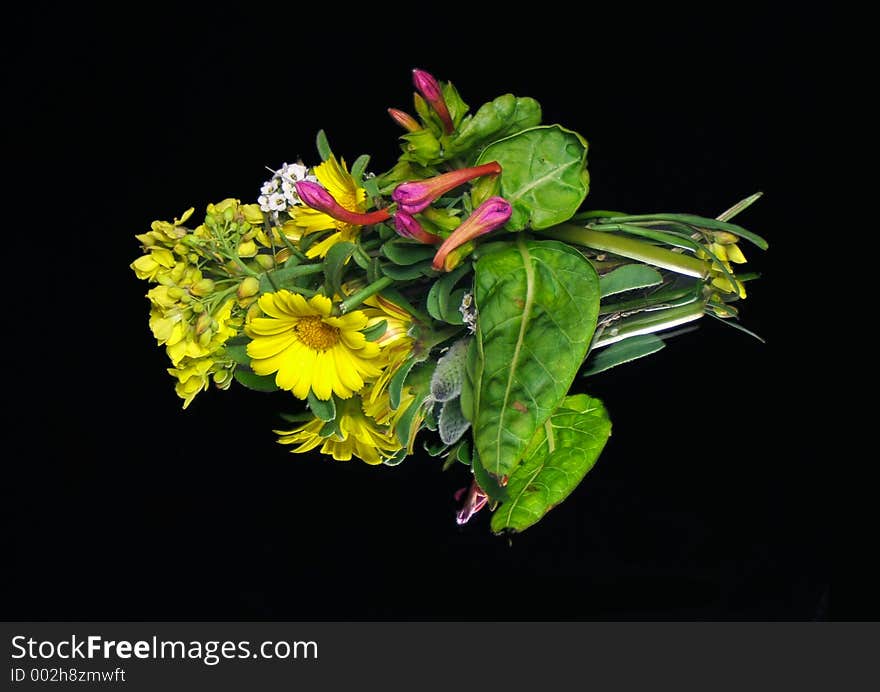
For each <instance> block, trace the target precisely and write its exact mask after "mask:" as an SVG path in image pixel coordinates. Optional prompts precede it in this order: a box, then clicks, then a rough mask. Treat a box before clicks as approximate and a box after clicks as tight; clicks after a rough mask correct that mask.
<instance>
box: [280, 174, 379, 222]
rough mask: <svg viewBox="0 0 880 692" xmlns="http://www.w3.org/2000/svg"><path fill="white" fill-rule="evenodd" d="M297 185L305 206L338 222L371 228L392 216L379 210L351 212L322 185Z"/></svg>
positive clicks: (300, 182)
mask: <svg viewBox="0 0 880 692" xmlns="http://www.w3.org/2000/svg"><path fill="white" fill-rule="evenodd" d="M295 185H296V192H297V194H298V195H299V198H300V199H301V200H302V201H303V204H305V205H306V206H307V207H311V208H312V209H315V210H317V211H321V212H324V213H325V214H327V216H330V217H332V218H334V219H336V220H337V221H343V222H345V223H350V224H353V225H356V226H369V225H370V224H374V223H380V222H381V221H385V220H386V219H388V218H390V217H391V214H389V213H388V212H387V211H386V210H385V209H377V210H376V211H374V212H370V213H369V214H361V213H359V212H356V211H349V210H348V209H346V208H344V207H343V206H342V205H341V204H340V203H339V202H337V201H336V200H335V199H334V198H333V195H331V194H330V193H329V192H327V190H325V189H324V188H323V187H322V186H321V185H319V184H318V183H314V182H312V181H310V180H299V181H297V182H296V183H295Z"/></svg>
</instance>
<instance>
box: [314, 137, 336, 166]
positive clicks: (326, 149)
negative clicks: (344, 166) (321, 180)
mask: <svg viewBox="0 0 880 692" xmlns="http://www.w3.org/2000/svg"><path fill="white" fill-rule="evenodd" d="M315 144H316V145H317V147H318V156H320V157H321V161H326V160H327V159H329V158H330V157H331V156H333V150H332V149H331V148H330V142H328V141H327V133H326V132H324V130H318V136H317V137H316V138H315Z"/></svg>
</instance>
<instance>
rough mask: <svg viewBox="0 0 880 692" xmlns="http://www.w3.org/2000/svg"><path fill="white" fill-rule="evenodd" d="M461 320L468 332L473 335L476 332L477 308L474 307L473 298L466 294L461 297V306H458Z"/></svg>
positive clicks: (470, 294)
mask: <svg viewBox="0 0 880 692" xmlns="http://www.w3.org/2000/svg"><path fill="white" fill-rule="evenodd" d="M458 311H459V312H460V313H461V319H463V320H464V323H465V324H466V325H467V328H468V331H469V332H470V333H471V334H475V333H476V331H477V306H476V305H474V296H473V294H472V293H470V292H467V293H465V294H464V295H463V296H462V297H461V305H459V306H458Z"/></svg>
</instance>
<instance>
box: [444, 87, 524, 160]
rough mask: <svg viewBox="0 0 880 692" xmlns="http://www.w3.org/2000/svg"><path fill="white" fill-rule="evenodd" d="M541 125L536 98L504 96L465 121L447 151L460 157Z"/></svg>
mask: <svg viewBox="0 0 880 692" xmlns="http://www.w3.org/2000/svg"><path fill="white" fill-rule="evenodd" d="M540 124H541V106H540V104H539V103H538V102H537V101H535V99H533V98H529V97H528V96H526V97H516V96H514V95H513V94H504V95H503V96H499V97H498V98H496V99H493V100H492V101H489V103H484V104H483V105H482V106H480V109H479V110H478V111H477V112H476V113H475V114H474V115H473V117H470V118H467V119H466V120H464V122H463V123H462V124H461V127H460V128H459V130H458V132H456V133H455V135H454V136H453V137H452V139H451V141H450V142H449V150H450V151H451V152H452V153H454V154H461V153H464V152H466V151H469V150H472V149H476V148H478V147H481V146H484V145H486V144H488V143H490V142H494V141H496V140H499V139H503V138H504V137H508V136H510V135H512V134H516V133H517V132H520V131H522V130H525V129H528V128H530V127H535V126H536V125H540Z"/></svg>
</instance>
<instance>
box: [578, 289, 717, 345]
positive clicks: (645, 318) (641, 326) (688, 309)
mask: <svg viewBox="0 0 880 692" xmlns="http://www.w3.org/2000/svg"><path fill="white" fill-rule="evenodd" d="M705 307H706V305H705V303H704V302H703V301H702V300H698V301H695V302H693V303H688V304H687V305H681V306H679V307H675V308H668V309H665V310H653V311H651V312H647V313H642V314H640V315H638V316H636V317H630V318H624V319H622V320H620V321H619V322H617V323H616V324H614V325H613V326H612V327H610V328H608V329H606V330H605V331H604V332H602V334H600V335H598V336H597V337H596V340H595V341H594V342H593V346H592V348H602V347H603V346H610V345H611V344H613V343H616V342H618V341H623V340H624V339H628V338H629V337H631V336H638V335H640V334H653V333H654V332H660V331H663V330H664V329H672V328H673V327H680V326H681V325H683V324H687V323H688V322H693V321H694V320H698V319H700V318H701V317H702V316H703V314H704V310H705ZM591 350H592V349H591Z"/></svg>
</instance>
